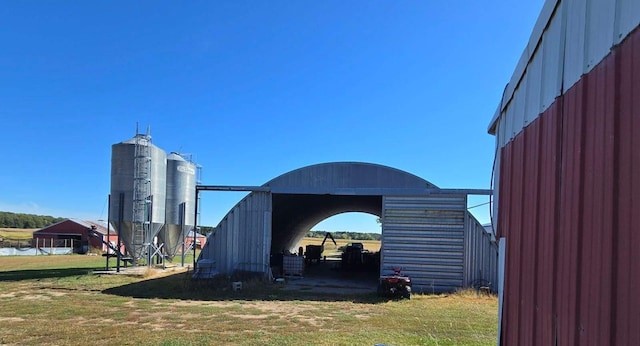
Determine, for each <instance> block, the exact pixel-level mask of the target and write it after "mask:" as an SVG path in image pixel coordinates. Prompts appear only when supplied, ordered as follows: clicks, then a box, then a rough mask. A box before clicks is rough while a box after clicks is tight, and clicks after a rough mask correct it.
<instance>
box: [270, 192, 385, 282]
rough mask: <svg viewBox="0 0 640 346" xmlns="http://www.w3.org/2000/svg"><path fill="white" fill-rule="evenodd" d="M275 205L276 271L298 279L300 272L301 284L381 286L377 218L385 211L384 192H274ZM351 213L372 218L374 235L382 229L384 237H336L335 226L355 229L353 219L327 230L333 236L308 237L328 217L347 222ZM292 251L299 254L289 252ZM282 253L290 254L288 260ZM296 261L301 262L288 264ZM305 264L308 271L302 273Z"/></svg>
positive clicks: (273, 231) (371, 231) (371, 230)
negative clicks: (341, 193) (334, 235)
mask: <svg viewBox="0 0 640 346" xmlns="http://www.w3.org/2000/svg"><path fill="white" fill-rule="evenodd" d="M272 203H273V215H272V237H271V239H272V246H271V254H272V258H273V260H272V271H273V273H274V274H275V275H278V274H281V275H282V276H294V277H295V276H296V275H297V274H299V276H300V280H298V282H296V283H298V284H302V285H305V286H307V287H314V288H315V289H322V287H323V286H324V287H329V286H331V287H334V286H338V287H343V288H344V289H349V290H354V289H355V290H366V291H371V290H375V287H376V283H377V280H378V277H379V273H380V236H381V227H380V224H378V223H377V222H376V220H377V219H379V218H380V216H381V213H382V196H357V195H330V194H324V195H318V194H273V195H272ZM349 216H351V217H354V216H355V217H359V218H362V217H363V216H365V217H367V218H368V221H369V227H370V233H375V232H377V233H378V235H379V237H377V239H369V240H368V241H364V240H362V239H345V238H346V237H344V236H342V235H340V236H338V234H336V237H333V234H331V231H332V230H336V229H337V230H344V231H349V228H350V227H349V224H348V223H345V224H344V225H342V226H341V225H339V224H335V223H334V224H333V227H332V229H331V230H325V231H328V232H329V233H330V234H331V236H326V233H325V237H326V240H325V237H319V238H312V239H309V238H306V239H305V236H306V235H307V234H308V232H309V231H311V230H312V229H314V227H315V226H316V225H319V224H322V223H323V221H325V220H327V221H331V220H332V219H333V220H334V221H335V220H341V219H342V220H344V218H345V217H347V218H348V217H349ZM332 238H333V239H332ZM333 240H335V241H336V242H335V243H334V242H333ZM323 241H324V244H322V243H323ZM290 254H292V255H294V257H293V258H292V257H290V256H288V255H290ZM281 255H284V258H283V259H282V262H281V257H280V256H281ZM295 255H297V256H295ZM292 261H293V262H296V263H297V264H287V262H292ZM281 263H282V264H281ZM296 265H297V266H296ZM302 265H303V266H304V267H303V268H302V270H300V271H297V270H296V268H299V267H300V266H302ZM287 267H288V268H289V269H286V268H287ZM291 268H293V269H291Z"/></svg>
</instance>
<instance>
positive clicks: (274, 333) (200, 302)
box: [0, 255, 497, 345]
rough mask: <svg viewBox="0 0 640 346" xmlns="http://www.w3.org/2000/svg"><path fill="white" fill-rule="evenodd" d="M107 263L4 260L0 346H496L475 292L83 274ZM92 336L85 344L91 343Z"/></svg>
mask: <svg viewBox="0 0 640 346" xmlns="http://www.w3.org/2000/svg"><path fill="white" fill-rule="evenodd" d="M103 268H104V258H102V257H91V256H81V255H71V256H34V257H0V344H20V345H43V344H44V345H61V344H64V345H80V344H86V343H88V342H90V343H91V344H97V345H107V344H131V345H133V344H135V345H210V344H233V345H258V344H269V345H300V344H303V345H310V344H313V345H373V344H376V343H383V344H393V345H493V344H495V340H496V333H497V328H496V325H497V299H496V298H495V297H486V296H477V295H476V294H475V293H458V294H451V295H414V296H413V297H412V299H411V300H401V301H387V300H380V299H379V298H377V297H376V296H375V294H374V293H371V294H359V295H357V294H351V295H335V294H328V293H327V294H317V293H312V292H308V291H304V290H300V291H290V290H286V291H285V290H282V289H280V288H279V287H277V286H274V285H270V284H265V283H263V282H260V281H258V280H253V281H252V280H249V281H246V285H245V287H244V290H243V291H242V292H232V291H231V290H230V289H228V287H229V285H228V281H225V280H224V279H220V280H213V281H212V282H208V283H197V282H192V281H191V280H190V279H189V277H188V276H187V275H186V274H185V273H181V272H177V271H171V270H167V271H164V272H163V271H149V272H145V273H144V274H143V275H140V276H125V275H98V274H88V273H90V272H91V270H92V269H103ZM89 337H91V338H92V339H91V340H88V339H87V338H89Z"/></svg>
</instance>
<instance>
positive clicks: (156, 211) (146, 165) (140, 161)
mask: <svg viewBox="0 0 640 346" xmlns="http://www.w3.org/2000/svg"><path fill="white" fill-rule="evenodd" d="M166 160H167V154H166V153H165V152H164V151H163V150H162V149H160V148H158V147H156V146H155V145H153V144H152V143H151V136H149V135H148V134H147V135H142V134H136V136H135V137H133V138H132V139H130V140H127V141H124V142H121V143H118V144H114V145H113V146H112V147H111V204H110V208H109V217H110V219H111V220H113V221H112V222H113V223H114V224H115V225H116V227H117V228H118V231H119V234H120V239H121V240H122V242H123V243H124V245H125V248H126V253H127V255H128V256H130V257H132V258H133V259H134V261H136V262H137V260H138V259H141V258H143V257H144V256H145V255H148V254H149V247H150V244H153V242H154V237H155V236H156V235H157V234H158V232H159V231H160V229H161V228H162V226H163V225H164V220H165V202H166V172H167V163H166V162H167V161H166Z"/></svg>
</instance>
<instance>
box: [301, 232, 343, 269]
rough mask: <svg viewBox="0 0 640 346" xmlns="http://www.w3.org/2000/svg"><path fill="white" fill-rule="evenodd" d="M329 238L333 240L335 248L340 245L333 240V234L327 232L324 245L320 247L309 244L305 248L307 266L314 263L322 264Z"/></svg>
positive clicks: (323, 241)
mask: <svg viewBox="0 0 640 346" xmlns="http://www.w3.org/2000/svg"><path fill="white" fill-rule="evenodd" d="M327 238H331V241H333V244H334V245H335V246H338V243H336V240H335V239H333V236H332V235H331V233H329V232H327V234H326V235H325V236H324V239H322V244H320V245H316V244H309V245H307V247H306V248H305V253H304V259H305V262H306V264H307V265H308V264H311V263H313V262H316V263H319V262H320V260H321V259H322V253H323V252H324V243H326V242H327Z"/></svg>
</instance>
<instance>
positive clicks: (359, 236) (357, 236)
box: [307, 231, 381, 241]
mask: <svg viewBox="0 0 640 346" xmlns="http://www.w3.org/2000/svg"><path fill="white" fill-rule="evenodd" d="M329 233H331V235H332V236H333V238H334V239H350V240H380V236H381V234H380V233H359V232H347V231H338V232H329ZM326 234H327V231H309V232H307V237H308V238H324V237H325V235H326ZM329 241H330V240H329Z"/></svg>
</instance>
